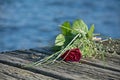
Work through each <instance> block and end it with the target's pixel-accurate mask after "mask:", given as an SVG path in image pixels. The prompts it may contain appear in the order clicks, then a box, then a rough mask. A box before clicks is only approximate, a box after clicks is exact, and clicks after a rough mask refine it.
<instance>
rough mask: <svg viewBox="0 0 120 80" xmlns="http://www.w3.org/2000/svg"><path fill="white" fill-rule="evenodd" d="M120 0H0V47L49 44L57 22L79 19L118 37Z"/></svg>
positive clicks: (102, 32) (31, 46) (30, 46)
mask: <svg viewBox="0 0 120 80" xmlns="http://www.w3.org/2000/svg"><path fill="white" fill-rule="evenodd" d="M119 8H120V0H0V51H9V50H15V49H29V48H34V47H43V46H50V45H52V44H53V43H54V40H55V36H56V35H57V34H58V33H60V31H59V27H58V25H60V24H61V23H62V22H64V21H66V20H68V21H73V20H75V19H78V18H80V19H83V20H84V21H85V23H87V25H88V26H90V25H91V24H92V23H94V24H95V32H96V33H101V34H102V35H105V36H110V37H112V38H120V9H119Z"/></svg>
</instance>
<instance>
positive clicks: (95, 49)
mask: <svg viewBox="0 0 120 80" xmlns="http://www.w3.org/2000/svg"><path fill="white" fill-rule="evenodd" d="M61 32H62V33H61V34H59V35H58V36H57V37H56V40H55V46H54V47H53V48H54V49H57V50H58V52H56V53H54V54H52V55H51V56H49V57H47V58H45V59H43V61H42V62H47V61H49V62H51V61H53V62H54V61H56V60H57V59H58V58H59V57H60V56H61V55H62V54H63V53H64V52H65V51H66V50H68V49H72V48H79V49H80V50H81V52H82V56H83V57H85V58H86V57H96V56H99V55H101V53H102V46H98V45H99V44H97V43H95V41H93V40H92V38H93V32H94V25H92V26H91V27H90V29H89V30H88V27H87V25H86V24H85V23H84V21H83V20H81V19H77V20H75V21H74V22H73V23H72V26H71V24H70V22H68V21H66V22H64V23H63V24H62V25H61ZM102 56H103V54H102Z"/></svg>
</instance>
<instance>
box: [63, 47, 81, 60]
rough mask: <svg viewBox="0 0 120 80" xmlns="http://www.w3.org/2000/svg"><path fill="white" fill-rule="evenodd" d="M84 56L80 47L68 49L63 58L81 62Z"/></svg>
mask: <svg viewBox="0 0 120 80" xmlns="http://www.w3.org/2000/svg"><path fill="white" fill-rule="evenodd" d="M81 57H82V54H81V52H80V50H79V49H78V48H75V49H71V50H67V51H66V52H65V53H64V54H63V55H62V56H61V58H63V60H64V61H66V62H67V61H72V62H79V61H80V59H81Z"/></svg>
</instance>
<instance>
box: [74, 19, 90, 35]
mask: <svg viewBox="0 0 120 80" xmlns="http://www.w3.org/2000/svg"><path fill="white" fill-rule="evenodd" d="M87 32H88V27H87V25H86V24H85V23H84V21H83V20H81V19H77V20H75V21H74V22H73V25H72V33H73V34H75V35H76V34H78V33H81V34H82V35H85V34H87Z"/></svg>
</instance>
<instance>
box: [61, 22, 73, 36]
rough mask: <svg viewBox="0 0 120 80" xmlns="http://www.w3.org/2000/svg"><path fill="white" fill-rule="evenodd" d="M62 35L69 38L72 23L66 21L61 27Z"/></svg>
mask: <svg viewBox="0 0 120 80" xmlns="http://www.w3.org/2000/svg"><path fill="white" fill-rule="evenodd" d="M61 31H62V34H63V35H65V36H67V35H70V34H71V28H70V22H68V21H66V22H64V23H63V24H62V25H61Z"/></svg>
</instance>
